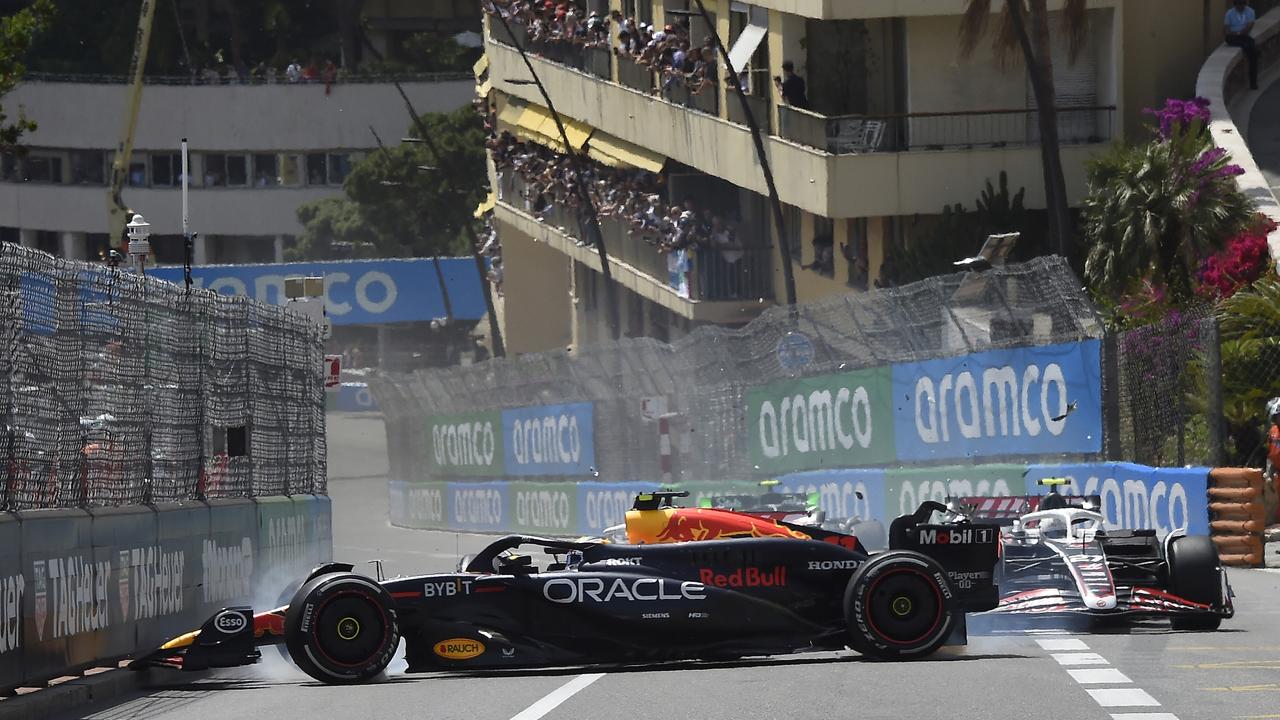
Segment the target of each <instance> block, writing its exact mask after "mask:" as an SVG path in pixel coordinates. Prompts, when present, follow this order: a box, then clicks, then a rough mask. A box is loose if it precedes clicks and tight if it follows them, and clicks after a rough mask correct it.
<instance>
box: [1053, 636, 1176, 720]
mask: <svg viewBox="0 0 1280 720" xmlns="http://www.w3.org/2000/svg"><path fill="white" fill-rule="evenodd" d="M1034 639H1035V641H1036V644H1037V645H1039V646H1040V649H1042V650H1044V651H1045V652H1047V653H1049V657H1052V658H1053V659H1054V661H1055V662H1057V663H1058V664H1059V665H1061V666H1062V667H1063V669H1065V670H1066V671H1067V674H1068V675H1070V676H1071V679H1072V680H1075V681H1076V682H1077V683H1078V684H1080V685H1081V686H1083V687H1084V691H1085V692H1087V693H1089V697H1091V698H1093V700H1094V702H1096V703H1098V705H1100V706H1101V707H1103V708H1106V709H1108V710H1112V709H1115V710H1117V711H1118V712H1112V713H1111V720H1178V716H1177V715H1174V714H1173V713H1167V712H1149V711H1146V710H1140V709H1139V710H1132V709H1133V708H1157V707H1160V701H1159V700H1156V699H1155V698H1154V697H1152V696H1151V693H1148V692H1147V691H1146V690H1143V689H1142V688H1138V687H1134V686H1133V681H1132V680H1130V679H1129V677H1128V676H1127V675H1125V674H1124V673H1122V672H1120V671H1119V670H1117V669H1116V668H1113V667H1110V665H1111V663H1109V662H1107V659H1106V658H1104V657H1102V656H1101V655H1099V654H1098V653H1096V652H1090V651H1089V646H1088V645H1087V644H1086V643H1085V642H1084V641H1083V640H1080V639H1078V638H1073V637H1066V636H1052V637H1043V638H1040V637H1037V638H1034Z"/></svg>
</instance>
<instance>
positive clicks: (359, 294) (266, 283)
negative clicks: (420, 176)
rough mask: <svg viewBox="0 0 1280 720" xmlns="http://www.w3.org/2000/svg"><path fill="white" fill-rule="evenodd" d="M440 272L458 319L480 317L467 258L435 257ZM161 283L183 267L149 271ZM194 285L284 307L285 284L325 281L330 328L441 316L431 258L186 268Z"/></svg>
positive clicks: (476, 278)
mask: <svg viewBox="0 0 1280 720" xmlns="http://www.w3.org/2000/svg"><path fill="white" fill-rule="evenodd" d="M440 272H441V274H443V275H444V280H445V288H447V289H448V291H449V301H450V303H451V304H452V306H453V316H454V317H455V318H457V319H459V320H478V319H480V318H481V317H483V316H484V313H485V306H484V294H483V291H482V289H481V285H480V282H481V280H480V275H479V273H477V272H476V266H475V262H474V261H473V260H472V259H471V258H440ZM151 274H152V275H154V276H155V277H158V278H160V279H161V280H168V281H169V282H172V283H178V284H181V283H182V282H183V277H182V268H180V267H163V268H156V269H155V270H153V271H152V272H151ZM191 276H192V279H193V281H194V282H195V284H196V286H198V287H203V288H207V289H209V290H213V291H215V292H219V293H222V294H223V295H243V296H247V297H251V298H254V299H255V300H258V301H260V302H264V303H269V304H272V305H281V304H283V303H284V280H285V278H286V277H294V276H323V277H324V278H325V310H326V311H327V312H328V314H329V319H330V320H331V321H332V322H333V324H334V325H377V324H382V323H397V322H419V321H429V320H434V319H436V318H443V317H445V305H444V295H443V294H442V293H441V292H440V282H439V280H438V278H437V275H436V268H435V263H434V262H433V260H432V259H431V258H409V259H403V260H344V261H340V262H299V263H274V264H269V265H205V266H200V267H195V268H192V269H191Z"/></svg>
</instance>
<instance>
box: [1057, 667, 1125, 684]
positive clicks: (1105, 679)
mask: <svg viewBox="0 0 1280 720" xmlns="http://www.w3.org/2000/svg"><path fill="white" fill-rule="evenodd" d="M1067 674H1068V675H1070V676H1071V677H1072V678H1073V679H1074V680H1075V681H1076V682H1078V683H1080V684H1081V685H1101V684H1103V683H1117V684H1118V683H1131V682H1133V681H1132V680H1130V679H1129V677H1128V676H1127V675H1125V674H1124V673H1122V672H1120V671H1119V670H1117V669H1115V668H1090V669H1088V670H1068V671H1067Z"/></svg>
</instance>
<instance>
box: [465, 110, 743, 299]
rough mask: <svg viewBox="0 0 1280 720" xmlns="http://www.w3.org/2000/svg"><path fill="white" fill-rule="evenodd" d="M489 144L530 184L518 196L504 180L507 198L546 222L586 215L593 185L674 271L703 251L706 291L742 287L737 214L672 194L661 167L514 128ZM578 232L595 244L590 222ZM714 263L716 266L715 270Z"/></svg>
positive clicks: (605, 215) (499, 163) (600, 208)
mask: <svg viewBox="0 0 1280 720" xmlns="http://www.w3.org/2000/svg"><path fill="white" fill-rule="evenodd" d="M487 144H488V147H489V150H490V151H491V153H492V155H493V161H494V164H495V166H496V167H497V170H498V172H499V173H500V174H502V175H504V176H507V175H508V174H509V173H513V174H514V175H515V176H518V177H519V178H520V179H521V180H522V181H523V185H524V189H523V191H522V193H521V195H520V196H519V197H513V196H512V193H513V192H515V189H514V187H512V186H510V185H508V183H507V182H506V181H503V183H502V186H501V187H500V188H499V193H498V197H499V198H500V199H503V200H505V201H507V202H513V203H515V204H523V206H524V208H525V210H526V211H528V212H529V213H530V214H531V215H533V216H534V217H535V218H537V219H538V220H539V221H542V222H548V221H552V220H554V219H555V218H556V211H557V210H558V209H562V210H564V211H566V212H567V213H568V216H569V217H571V218H574V219H577V220H578V221H579V222H581V220H582V217H583V210H584V207H583V200H582V191H583V190H584V189H585V190H586V191H587V193H588V194H589V197H590V199H591V203H592V204H593V205H594V206H595V207H596V213H597V216H598V217H599V218H600V219H601V221H606V220H614V221H617V222H619V223H621V224H622V225H623V227H624V228H625V230H626V232H627V234H628V235H630V236H633V237H639V238H640V239H642V240H643V241H644V242H645V243H647V244H648V245H650V246H652V247H653V248H654V249H655V251H657V252H659V253H663V254H664V255H665V256H666V257H667V260H668V264H669V266H670V267H671V269H672V272H673V274H679V273H681V272H687V270H688V259H689V258H692V257H696V258H698V260H699V268H700V272H701V273H702V275H701V278H702V282H703V283H704V290H705V291H706V292H708V293H713V294H716V295H720V296H725V297H729V296H732V295H733V294H734V293H735V292H736V290H735V287H736V284H735V283H734V282H733V280H732V278H733V277H734V276H735V274H736V273H738V272H740V271H741V269H742V268H741V267H740V266H739V263H740V262H741V261H742V259H743V257H744V256H745V255H746V251H745V247H744V244H743V242H742V239H741V238H740V237H739V235H738V226H739V219H738V218H737V217H736V215H735V214H733V213H723V212H719V211H717V210H715V209H713V208H711V207H700V206H699V204H698V203H697V201H695V200H694V199H693V198H686V199H685V200H684V201H683V202H682V203H679V204H675V203H671V202H668V201H666V200H664V196H665V194H666V193H665V192H664V183H665V180H664V177H663V176H662V175H660V174H658V173H653V172H649V171H647V170H640V169H632V168H613V167H608V166H606V165H603V164H601V163H597V162H594V161H586V160H581V161H579V162H574V161H573V160H572V159H571V158H570V157H568V156H566V155H563V154H561V153H558V152H556V151H554V150H552V149H550V148H547V147H544V146H542V145H540V144H537V143H532V142H525V141H523V140H521V139H519V138H517V137H515V136H513V135H512V134H511V133H509V132H506V131H503V132H502V133H500V134H494V135H491V136H490V138H489V140H488V143H487ZM573 234H574V236H575V237H576V238H577V243H578V245H579V246H587V245H589V244H590V242H591V240H590V239H589V233H588V232H587V230H586V228H585V226H582V227H579V228H576V229H573ZM681 264H683V265H684V267H683V268H681V267H679V265H681ZM713 267H714V268H715V269H714V271H709V270H708V269H709V268H713ZM721 285H723V287H718V286H721Z"/></svg>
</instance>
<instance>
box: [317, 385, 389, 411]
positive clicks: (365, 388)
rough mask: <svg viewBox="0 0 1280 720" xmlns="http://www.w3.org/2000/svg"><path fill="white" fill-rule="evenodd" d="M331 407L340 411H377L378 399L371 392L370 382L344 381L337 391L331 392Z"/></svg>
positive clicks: (329, 394)
mask: <svg viewBox="0 0 1280 720" xmlns="http://www.w3.org/2000/svg"><path fill="white" fill-rule="evenodd" d="M328 396H329V398H330V401H331V402H330V403H329V409H330V410H337V411H338V412H375V411H377V410H378V409H379V408H378V401H377V400H376V399H374V397H373V393H372V392H369V384H368V383H355V382H344V383H342V385H340V386H339V387H338V391H337V392H329V393H328Z"/></svg>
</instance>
